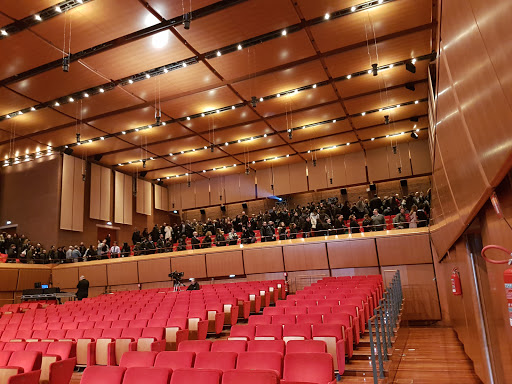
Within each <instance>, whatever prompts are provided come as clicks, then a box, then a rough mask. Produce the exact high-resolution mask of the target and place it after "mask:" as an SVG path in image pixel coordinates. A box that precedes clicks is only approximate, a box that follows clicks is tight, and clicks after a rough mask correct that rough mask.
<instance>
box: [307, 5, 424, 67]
mask: <svg viewBox="0 0 512 384" xmlns="http://www.w3.org/2000/svg"><path fill="white" fill-rule="evenodd" d="M431 15H432V0H405V1H403V0H402V1H395V2H391V3H386V4H383V5H381V6H379V7H374V8H371V9H369V10H368V11H366V12H356V13H354V14H351V15H349V16H346V17H340V18H338V19H333V20H330V21H328V22H325V23H321V24H317V25H315V26H313V27H311V32H312V33H313V37H314V39H315V41H316V42H317V44H318V47H319V48H320V51H322V52H327V51H330V50H332V49H336V48H338V47H345V46H349V45H351V44H355V43H358V42H360V41H366V40H367V39H370V47H369V48H370V54H371V55H375V47H374V46H373V41H374V39H375V38H377V39H378V38H379V37H381V36H385V35H389V34H392V33H396V32H399V31H401V30H404V29H410V28H414V27H417V26H420V25H424V24H428V23H430V22H431V20H432V16H431ZM333 36H336V38H335V39H333ZM378 53H379V56H380V47H378ZM379 58H380V57H379ZM376 60H377V57H375V58H374V61H373V62H376Z"/></svg>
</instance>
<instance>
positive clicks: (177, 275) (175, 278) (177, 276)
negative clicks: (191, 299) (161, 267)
mask: <svg viewBox="0 0 512 384" xmlns="http://www.w3.org/2000/svg"><path fill="white" fill-rule="evenodd" d="M184 274H185V272H178V271H174V272H171V273H169V277H170V278H171V279H172V280H173V281H174V289H175V290H176V289H179V287H180V286H183V283H182V282H181V278H182V277H183V275H184Z"/></svg>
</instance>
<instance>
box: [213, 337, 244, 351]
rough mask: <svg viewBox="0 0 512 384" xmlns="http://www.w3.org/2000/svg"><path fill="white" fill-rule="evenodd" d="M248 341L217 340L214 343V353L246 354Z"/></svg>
mask: <svg viewBox="0 0 512 384" xmlns="http://www.w3.org/2000/svg"><path fill="white" fill-rule="evenodd" d="M246 349H247V341H245V340H217V341H214V342H213V343H212V347H211V351H212V352H235V353H240V352H245V351H246Z"/></svg>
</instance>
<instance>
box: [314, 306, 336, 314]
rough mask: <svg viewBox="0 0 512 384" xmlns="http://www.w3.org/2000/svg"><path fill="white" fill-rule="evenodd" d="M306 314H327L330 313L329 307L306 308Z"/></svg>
mask: <svg viewBox="0 0 512 384" xmlns="http://www.w3.org/2000/svg"><path fill="white" fill-rule="evenodd" d="M308 313H310V314H321V315H324V314H328V313H331V307H329V306H327V305H318V306H316V307H308Z"/></svg>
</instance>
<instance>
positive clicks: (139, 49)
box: [83, 31, 193, 81]
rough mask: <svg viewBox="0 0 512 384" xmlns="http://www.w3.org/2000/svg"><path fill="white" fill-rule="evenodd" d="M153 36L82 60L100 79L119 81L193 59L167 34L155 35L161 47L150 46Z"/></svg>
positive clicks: (186, 50)
mask: <svg viewBox="0 0 512 384" xmlns="http://www.w3.org/2000/svg"><path fill="white" fill-rule="evenodd" d="M162 34H163V35H162ZM154 36H156V35H154ZM154 36H149V37H146V38H144V39H140V40H137V41H134V42H133V43H130V44H126V45H123V46H120V47H118V48H114V49H111V50H109V51H106V52H102V53H99V54H97V55H94V56H91V57H88V58H87V59H85V60H83V61H84V62H85V63H86V64H87V65H88V66H90V67H92V68H94V69H95V70H97V71H98V72H99V73H101V74H102V75H103V76H105V77H107V78H109V79H119V78H123V77H126V76H130V75H133V74H135V73H139V72H143V71H146V70H148V69H151V68H155V67H159V66H162V65H166V64H170V63H173V62H175V61H179V60H183V59H186V58H188V57H191V56H193V54H192V52H191V51H190V50H189V49H188V48H186V47H185V46H184V45H183V44H182V43H181V42H180V41H179V40H178V39H177V38H176V37H175V36H174V35H173V34H172V33H171V32H169V31H164V32H160V33H159V34H158V36H160V38H162V39H167V43H166V44H165V46H162V47H155V46H154V40H153V38H154ZM146 81H147V80H146ZM153 81H155V80H153Z"/></svg>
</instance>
